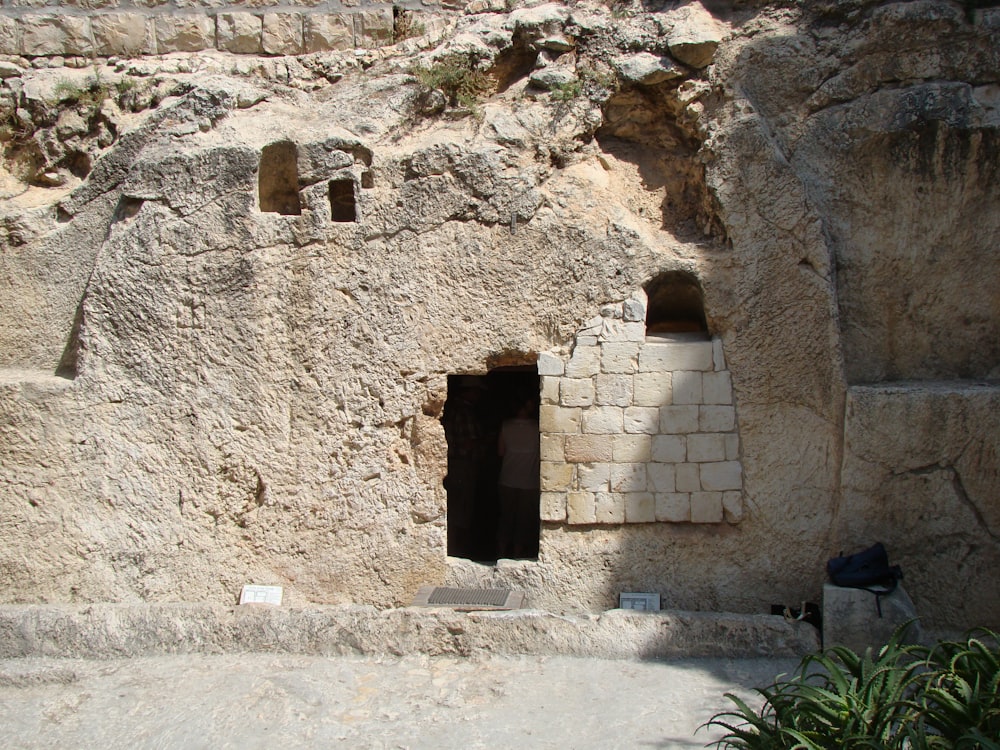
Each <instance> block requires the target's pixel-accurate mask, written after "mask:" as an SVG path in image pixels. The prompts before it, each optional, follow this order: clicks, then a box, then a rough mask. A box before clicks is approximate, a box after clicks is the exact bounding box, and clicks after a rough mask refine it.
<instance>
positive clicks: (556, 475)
mask: <svg viewBox="0 0 1000 750" xmlns="http://www.w3.org/2000/svg"><path fill="white" fill-rule="evenodd" d="M540 478H541V485H542V486H541V489H542V492H565V491H567V490H568V489H569V487H570V483H571V482H572V481H573V465H572V464H563V463H555V462H553V461H542V462H541V469H540Z"/></svg>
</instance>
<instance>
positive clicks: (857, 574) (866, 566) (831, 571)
mask: <svg viewBox="0 0 1000 750" xmlns="http://www.w3.org/2000/svg"><path fill="white" fill-rule="evenodd" d="M826 573H827V575H829V576H830V582H831V583H832V584H834V585H835V586H846V587H848V588H853V589H864V590H865V591H871V592H872V593H873V594H875V604H876V606H877V607H878V614H879V617H881V616H882V603H881V597H882V596H883V595H884V594H891V593H892V592H893V591H895V590H896V587H897V586H898V585H899V582H900V581H901V580H902V579H903V571H902V570H901V569H900V567H899V566H898V565H889V554H888V553H887V552H886V551H885V545H883V544H882V543H881V542H876V543H875V544H873V545H872V546H871V547H869V548H868V549H866V550H862V551H861V552H856V553H855V554H853V555H846V556H845V555H843V554H842V555H841V557H832V558H830V559H829V560H828V561H827V563H826Z"/></svg>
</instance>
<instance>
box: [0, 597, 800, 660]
mask: <svg viewBox="0 0 1000 750" xmlns="http://www.w3.org/2000/svg"><path fill="white" fill-rule="evenodd" d="M818 648H819V636H818V633H817V632H816V630H815V629H814V628H813V627H812V626H810V625H807V624H805V623H791V622H786V621H785V620H784V619H782V618H780V617H773V616H768V615H743V614H728V613H710V612H679V611H667V612H647V613H639V612H631V611H626V610H610V611H608V612H604V613H601V614H595V615H572V616H570V615H555V614H551V613H548V612H541V611H538V610H513V611H503V612H456V611H454V610H451V609H438V608H416V607H408V608H403V609H389V610H379V609H375V608H374V607H368V606H357V605H351V606H315V607H301V608H284V607H282V608H276V607H270V606H267V605H250V606H241V607H226V606H220V605H209V604H91V605H81V606H76V605H3V606H0V658H20V657H29V656H30V657H39V656H45V657H60V658H88V659H108V658H131V657H141V656H154V655H163V654H195V653H197V654H218V653H245V652H265V653H294V654H311V655H329V656H334V655H338V656H341V655H379V654H392V655H403V654H418V653H420V654H427V655H430V656H437V655H460V656H467V655H472V654H476V653H493V654H506V655H562V656H581V657H592V658H600V659H674V658H687V657H729V658H758V657H759V658H775V657H799V656H802V655H804V654H806V653H809V652H812V651H815V650H817V649H818Z"/></svg>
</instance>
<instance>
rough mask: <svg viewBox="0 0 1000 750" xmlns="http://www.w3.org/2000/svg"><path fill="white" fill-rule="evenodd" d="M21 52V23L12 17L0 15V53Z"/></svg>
mask: <svg viewBox="0 0 1000 750" xmlns="http://www.w3.org/2000/svg"><path fill="white" fill-rule="evenodd" d="M20 54H21V24H20V23H18V21H17V20H16V19H14V18H8V17H6V16H4V17H0V55H20Z"/></svg>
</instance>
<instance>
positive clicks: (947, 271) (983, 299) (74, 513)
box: [0, 0, 1000, 627]
mask: <svg viewBox="0 0 1000 750" xmlns="http://www.w3.org/2000/svg"><path fill="white" fill-rule="evenodd" d="M723 5H725V6H726V8H720V7H717V6H723ZM732 5H733V7H730V6H729V4H721V3H706V4H705V7H706V8H708V10H705V9H704V8H701V7H700V6H697V7H695V6H690V7H689V8H686V9H685V12H684V13H670V14H658V13H657V12H645V11H643V12H635V13H633V14H624V15H619V16H617V17H613V16H612V14H611V13H610V12H609V11H607V10H606V9H605V8H603V7H600V6H590V5H584V4H580V5H572V6H570V5H567V6H564V5H555V4H552V5H542V6H536V7H531V8H519V9H517V10H515V11H513V12H511V13H509V14H504V13H499V12H495V11H496V10H498V9H493V11H491V12H484V13H482V14H476V13H470V14H468V15H462V16H455V17H454V18H453V19H450V20H449V26H448V28H447V29H443V30H442V34H443V37H442V42H441V45H440V46H439V47H437V48H435V49H427V50H423V49H422V47H421V44H423V46H426V44H424V43H423V42H422V43H420V44H417V43H416V42H415V41H414V40H409V41H407V42H403V43H402V44H400V45H397V46H393V47H385V48H378V49H371V50H367V51H363V50H359V51H357V52H355V51H353V50H351V51H349V52H346V53H337V52H321V53H315V54H307V55H301V56H299V57H294V56H277V57H268V58H263V57H262V58H258V57H254V56H252V52H253V51H255V47H254V45H255V44H256V41H255V40H256V38H257V37H256V36H255V35H256V33H257V25H256V24H257V20H254V19H257V16H254V19H251V18H247V17H243V16H240V17H235V16H234V17H233V18H228V17H227V18H225V19H222V17H221V16H220V20H219V21H218V26H217V28H219V29H224V31H225V33H224V34H220V35H219V36H218V37H216V36H212V34H214V33H215V31H214V30H212V29H208V28H207V27H204V28H203V25H200V24H199V22H198V21H197V19H196V18H189V19H186V20H184V21H183V23H182V22H181V21H179V20H178V19H177V18H174V17H170V18H169V19H168V20H165V21H164V22H163V23H162V24H161V23H159V22H157V24H156V25H155V29H154V32H155V35H156V37H157V38H158V39H166V38H168V37H169V38H171V39H173V40H174V41H175V42H176V43H177V44H180V43H181V42H183V43H184V44H188V45H189V48H190V49H201V48H203V47H206V46H212V45H213V44H215V43H216V39H217V40H218V42H219V43H220V44H222V45H223V46H224V47H226V48H232V51H233V52H240V53H249V54H242V55H240V56H238V57H237V56H234V55H228V54H225V53H222V52H215V51H212V52H204V53H188V54H177V55H171V56H166V57H163V58H156V57H149V58H143V59H138V60H133V61H118V62H115V63H109V64H107V65H102V64H98V66H97V67H96V69H90V68H83V69H79V70H76V69H70V68H68V67H64V68H41V67H39V68H37V69H35V68H32V67H31V65H32V61H31V60H28V59H26V58H11V60H10V61H9V62H10V66H9V67H4V69H3V72H2V77H3V84H2V88H0V113H2V114H3V116H4V117H6V118H7V121H8V122H9V123H10V127H11V129H10V136H9V137H8V138H7V139H6V140H4V144H5V156H6V162H5V164H6V168H5V170H4V171H3V172H2V174H0V177H2V179H0V191H2V195H3V196H4V198H3V200H2V203H0V278H2V279H3V284H4V289H5V291H4V293H3V294H2V295H0V535H2V536H0V538H2V539H3V541H4V544H3V547H2V550H0V572H2V580H3V584H2V585H0V598H2V599H3V600H4V601H7V602H100V601H116V602H129V603H136V602H172V601H198V602H207V603H223V602H231V601H233V599H234V597H235V595H236V592H238V591H239V588H240V586H241V585H242V584H244V583H247V582H256V583H273V584H280V585H283V586H284V587H285V589H286V592H287V594H288V596H289V600H290V601H291V602H292V603H293V604H296V605H305V604H309V603H317V604H341V603H349V602H356V603H364V604H371V605H378V606H383V607H385V606H394V605H398V604H401V603H405V602H408V601H409V600H410V598H411V597H412V595H413V592H414V591H415V590H416V588H417V587H418V585H419V584H420V583H424V582H435V583H439V582H443V581H445V580H452V581H455V580H469V581H471V580H476V581H480V582H489V583H491V584H494V585H516V586H518V587H520V588H523V589H525V590H526V591H527V592H528V593H529V596H530V599H531V601H532V604H533V606H538V607H543V608H547V609H550V610H554V611H562V612H566V611H581V610H582V611H590V610H601V609H606V608H610V607H614V606H616V604H617V595H618V593H619V592H620V591H623V590H630V591H654V592H659V593H660V594H661V598H662V600H663V603H664V606H666V607H670V608H679V609H692V610H695V609H705V610H731V611H739V612H764V611H767V609H768V606H769V605H770V604H771V603H776V602H795V603H797V602H799V601H802V600H803V599H811V600H817V599H818V597H819V593H820V588H821V585H822V578H823V562H824V561H825V559H826V558H827V557H829V556H831V555H834V554H836V553H837V552H838V551H839V550H841V549H849V548H852V547H861V546H865V545H867V544H869V543H871V542H872V541H875V540H876V539H881V540H882V541H884V542H885V543H886V544H887V545H888V546H889V548H890V551H891V552H892V553H893V557H894V559H896V560H898V562H900V564H901V565H902V566H903V568H904V570H905V571H906V572H907V588H908V591H909V592H910V594H911V595H912V597H913V599H914V601H915V602H916V605H917V608H918V610H919V611H920V612H921V614H922V615H924V616H925V617H926V618H927V619H928V621H929V622H930V623H932V624H934V625H937V626H940V627H962V626H966V625H973V624H988V625H993V626H998V625H1000V612H998V611H997V609H996V602H997V601H1000V596H998V595H997V594H998V590H997V584H996V582H995V580H994V578H995V576H993V575H991V573H990V571H993V570H995V569H996V567H997V563H998V562H1000V540H998V537H997V533H998V531H997V527H996V523H995V521H996V516H997V515H998V513H1000V511H998V510H997V508H998V505H997V502H998V500H997V498H998V497H1000V493H998V491H997V490H998V488H1000V480H998V469H997V466H998V463H997V456H998V455H1000V429H998V427H1000V426H998V425H997V424H996V420H995V419H994V418H993V417H992V416H991V415H992V414H995V413H996V409H995V408H994V407H995V404H993V402H994V401H995V400H996V398H997V394H998V393H1000V387H998V383H997V380H996V378H997V375H998V372H1000V370H998V367H1000V348H998V347H1000V343H998V342H1000V310H998V306H997V293H996V290H995V286H996V284H995V283H994V282H995V279H996V278H997V277H998V271H1000V268H998V264H1000V260H998V258H997V255H996V253H995V245H996V237H997V235H998V232H1000V211H998V210H997V206H998V205H1000V200H998V199H1000V195H998V190H1000V187H998V186H1000V180H997V179H996V176H997V174H996V173H997V169H998V164H1000V156H998V153H997V149H996V143H997V140H998V133H1000V114H998V113H1000V104H998V103H1000V94H998V93H997V92H998V91H1000V80H998V78H1000V72H998V71H1000V59H998V57H997V56H998V55H1000V9H995V8H986V9H981V10H978V11H976V12H975V13H974V14H973V16H972V20H970V19H969V17H968V16H967V15H965V14H963V12H962V11H961V10H960V9H959V8H958V7H957V6H955V5H953V4H951V3H947V2H943V1H939V0H920V1H919V2H908V3H878V2H856V3H853V4H851V5H850V6H849V7H844V6H838V5H835V4H830V5H829V7H827V6H816V7H814V8H813V7H810V6H809V5H808V4H806V5H805V6H804V7H799V6H792V7H788V5H787V4H785V5H780V6H778V5H776V6H773V7H772V6H769V5H762V4H732ZM748 6H750V7H748ZM484 10H489V9H486V8H485V7H484ZM709 10H710V11H711V13H709ZM689 11H690V12H689ZM706 16H710V17H709V18H708V19H707V20H706ZM81 17H82V16H81ZM687 18H692V19H695V20H692V21H691V22H690V25H688V26H685V23H687V21H685V19H687ZM77 20H79V19H78V18H77V17H75V16H74V17H73V19H71V20H69V21H65V22H62V21H60V22H59V23H56V22H55V21H53V22H52V23H51V24H48V25H46V27H45V28H40V29H39V30H38V32H37V33H38V34H40V35H41V34H45V35H51V34H56V33H57V32H58V34H59V35H61V36H60V38H65V39H75V38H76V34H77V31H76V30H75V29H76V26H75V25H74V24H76V21H77ZM88 20H89V19H88ZM288 20H289V19H287V18H285V17H282V18H275V19H268V18H267V15H266V14H265V16H264V18H263V20H261V34H262V37H261V39H262V40H265V42H262V44H263V46H262V47H261V49H263V50H265V51H270V52H273V53H275V54H277V55H285V54H288V55H291V54H293V53H295V54H297V53H299V52H302V51H305V49H307V48H308V45H309V44H310V42H309V39H310V38H312V37H310V36H308V35H305V36H303V35H302V34H301V33H300V31H297V30H296V29H299V27H298V26H294V24H293V26H292V27H289V26H287V24H286V22H287V21H288ZM315 20H316V19H311V20H305V21H302V24H303V25H302V27H301V29H306V28H307V27H308V24H309V23H312V22H313V21H315ZM385 21H386V19H385V18H382V17H381V16H378V15H377V14H376V15H373V16H372V18H370V19H368V20H364V19H358V21H357V23H358V24H359V25H358V26H356V27H355V29H354V31H355V33H360V34H362V35H364V34H365V33H367V34H368V35H369V37H370V38H375V36H377V35H378V34H384V33H385V31H386V27H385ZM709 21H710V24H709V25H710V26H711V33H708V32H706V31H705V26H704V23H708V22H709ZM366 24H367V26H366ZM215 28H216V27H213V29H215ZM366 29H367V31H366ZM210 31H211V32H212V34H210V33H209V32H210ZM303 33H304V32H303ZM316 34H322V35H324V39H327V40H328V41H327V42H324V43H323V45H322V46H327V45H329V46H340V45H342V46H344V47H346V46H347V44H346V38H347V37H346V36H343V35H341V34H340V30H338V29H335V28H330V29H318V30H316ZM699 34H700V36H699ZM373 35H374V36H373ZM209 36H211V37H212V38H211V39H209ZM144 39H145V37H142V36H141V34H140V33H139V30H138V29H137V30H136V35H135V36H134V38H133V37H130V38H129V40H130V41H129V47H130V49H131V48H136V49H137V50H138V47H141V46H142V44H144V43H145V42H144V41H143V40H144ZM338 39H340V40H341V41H337V40H338ZM185 40H186V41H185ZM699 40H700V41H699ZM43 41H44V40H41V39H40V41H39V44H42V43H43ZM45 44H49V42H45ZM52 44H55V42H52ZM317 44H318V43H317ZM303 45H306V46H305V47H303ZM42 49H43V48H42V47H39V50H42ZM682 50H684V51H682ZM456 52H461V53H462V54H463V55H465V56H466V58H465V59H467V60H469V61H470V64H474V65H475V66H476V68H477V69H478V70H481V71H489V70H492V71H493V73H494V75H495V77H496V78H497V82H498V91H496V92H494V93H493V94H491V95H489V96H487V97H484V98H483V99H482V100H481V101H480V102H479V103H478V104H477V105H476V108H475V112H474V115H473V116H469V117H459V116H457V115H458V114H459V113H454V112H450V113H449V112H445V113H444V115H443V116H442V117H438V118H427V117H424V116H422V114H421V113H426V112H429V111H437V110H440V109H443V108H444V101H445V97H443V96H441V95H440V94H439V95H438V98H437V99H436V103H435V102H432V101H431V99H432V98H433V97H432V96H430V95H429V93H428V91H427V89H426V87H425V86H424V85H423V84H421V83H420V81H419V80H418V78H417V77H415V76H414V75H412V74H411V71H413V70H414V66H415V65H422V66H424V67H425V68H426V67H428V66H432V65H434V64H435V63H434V61H441V60H447V59H451V58H449V57H448V55H450V54H453V53H456ZM121 54H138V51H136V52H129V51H126V52H122V53H121ZM470 55H471V57H469V56H470ZM38 59H41V58H38ZM623 60H627V61H631V63H630V64H629V65H623V64H622V63H621V61H623ZM649 60H655V61H656V64H655V65H654V66H652V67H649V66H646V67H642V66H639V65H638V64H637V61H638V62H642V61H646V62H648V61H649ZM543 63H544V64H547V65H550V66H552V67H553V68H555V67H556V66H558V67H559V68H561V69H563V68H564V69H566V70H570V71H573V74H574V75H575V76H576V79H575V80H576V81H577V82H578V83H579V89H578V92H576V89H572V88H571V84H573V81H571V80H570V79H567V82H566V85H558V86H557V89H558V90H559V92H560V94H564V93H565V92H566V91H567V90H568V89H570V90H571V92H573V95H572V96H570V97H568V98H567V97H565V96H563V95H561V96H559V97H554V96H552V95H551V94H550V93H548V92H545V91H541V90H539V88H537V87H533V86H529V80H530V79H531V76H532V75H533V74H534V75H535V76H536V78H537V79H539V80H541V79H540V78H539V75H540V74H538V73H537V72H536V70H537V69H538V68H540V67H542V65H543ZM633 63H634V64H633ZM46 64H48V63H46ZM281 144H290V145H291V150H289V146H288V145H281ZM276 146H279V147H280V148H279V150H278V151H274V152H272V153H273V154H277V155H278V156H279V157H280V155H281V154H286V155H287V154H295V158H294V159H292V158H290V157H288V158H283V159H282V158H277V160H276V161H274V162H269V161H268V160H266V159H264V158H263V157H262V154H263V153H264V152H265V149H266V148H274V147H276ZM282 149H284V150H282ZM271 163H275V164H284V167H282V168H275V169H272V168H270V167H269V166H266V165H268V164H271ZM290 164H294V167H295V169H291V168H290V166H289V165H290ZM262 165H264V166H262ZM288 174H291V175H292V177H291V179H290V182H289V183H287V184H286V183H285V182H283V180H285V179H287V175H288ZM335 183H340V184H349V185H350V188H349V193H344V194H343V195H341V194H338V195H340V197H339V198H337V199H336V200H333V198H334V187H333V185H334V184H335ZM282 190H284V193H282ZM268 191H271V192H270V193H269V192H268ZM265 193H267V194H268V195H270V194H277V195H283V196H284V197H283V199H282V200H280V201H278V205H279V208H278V210H277V211H275V210H261V209H262V208H264V207H265V206H264V205H263V203H262V201H261V196H263V195H265ZM351 196H353V200H351ZM344 201H346V202H347V204H349V208H350V211H349V212H347V213H345V211H347V209H348V206H346V205H344V204H343V202H344ZM338 212H339V213H338ZM345 217H347V218H345ZM664 272H682V273H685V274H690V275H691V276H692V277H693V278H696V279H697V281H698V284H699V285H700V288H701V290H702V291H703V297H704V314H705V318H706V320H707V323H708V328H709V330H710V332H711V333H712V334H714V335H716V336H717V337H718V338H719V341H720V344H721V348H722V349H724V357H725V362H726V366H727V367H728V370H729V372H730V373H731V376H732V391H733V394H734V396H735V406H736V423H737V428H738V433H739V460H740V461H741V463H742V472H743V474H742V483H743V490H742V503H741V504H736V505H730V506H729V507H728V508H727V512H730V513H735V512H738V513H739V523H738V524H737V523H718V524H716V523H713V524H705V525H700V524H691V523H671V522H651V523H640V524H622V525H614V524H612V525H601V526H598V525H593V526H591V525H584V526H570V525H567V524H564V523H560V522H558V521H554V520H553V521H550V522H547V523H546V524H544V526H543V529H542V535H541V551H540V555H539V559H538V561H537V562H521V563H516V564H514V563H512V564H506V563H501V564H500V565H498V566H495V567H493V566H490V567H485V568H480V567H478V566H474V565H473V564H472V563H462V562H457V561H454V560H449V559H448V558H447V556H446V542H445V540H446V525H447V514H446V495H445V491H444V488H443V485H442V480H443V478H444V476H445V474H446V473H447V446H446V444H445V439H444V431H443V428H442V425H441V422H440V417H441V414H442V407H443V404H444V402H445V400H446V399H447V396H448V393H447V376H448V375H449V374H461V373H485V372H486V371H487V370H488V369H490V368H492V367H495V366H498V365H531V364H533V363H534V362H535V361H536V359H538V358H539V356H540V355H543V356H542V358H541V361H543V362H545V361H549V360H546V359H545V357H552V358H554V359H553V360H551V361H556V360H560V361H561V360H562V359H565V358H566V357H567V356H568V354H569V352H568V348H569V346H570V344H571V342H572V341H573V337H574V335H575V334H576V333H577V331H578V330H579V329H580V327H581V325H582V324H583V322H584V321H588V320H590V319H592V318H594V317H595V316H597V315H599V314H600V311H601V308H602V307H603V306H606V305H607V304H608V303H614V304H615V305H619V306H620V305H621V304H622V303H623V302H624V301H626V300H629V299H633V298H634V296H635V294H636V292H637V290H640V289H641V288H642V287H643V285H644V284H646V283H647V282H649V281H650V280H651V279H654V278H656V277H657V276H658V275H660V274H662V273H664ZM57 372H58V373H59V375H60V376H61V377H55V376H54V373H57ZM902 380H908V381H910V380H915V381H921V382H922V383H924V384H925V386H926V389H925V390H921V389H922V388H924V386H920V387H918V388H917V389H916V390H913V388H911V386H909V385H905V386H904V385H900V384H899V383H898V382H897V381H902ZM944 380H948V381H955V385H953V386H948V387H947V388H948V389H950V390H948V395H947V397H941V396H939V395H935V394H938V393H939V390H938V386H936V385H934V384H935V383H937V381H944ZM897 386H898V387H897ZM941 387H944V386H941ZM869 388H870V389H873V390H867V389H869ZM941 425H949V427H948V428H947V429H946V430H943V429H942V428H941ZM925 454H926V455H925ZM916 456H921V458H920V459H919V460H918V459H916V458H915V457H916ZM925 459H926V460H925ZM929 551H933V555H931V554H929ZM942 559H943V560H946V561H948V564H947V565H942V564H941V560H942ZM957 581H961V586H957V585H956V582H957ZM960 591H965V592H966V593H968V592H972V591H977V592H979V595H978V596H968V595H965V596H960V593H959V592H960ZM959 600H961V601H960V603H959Z"/></svg>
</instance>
